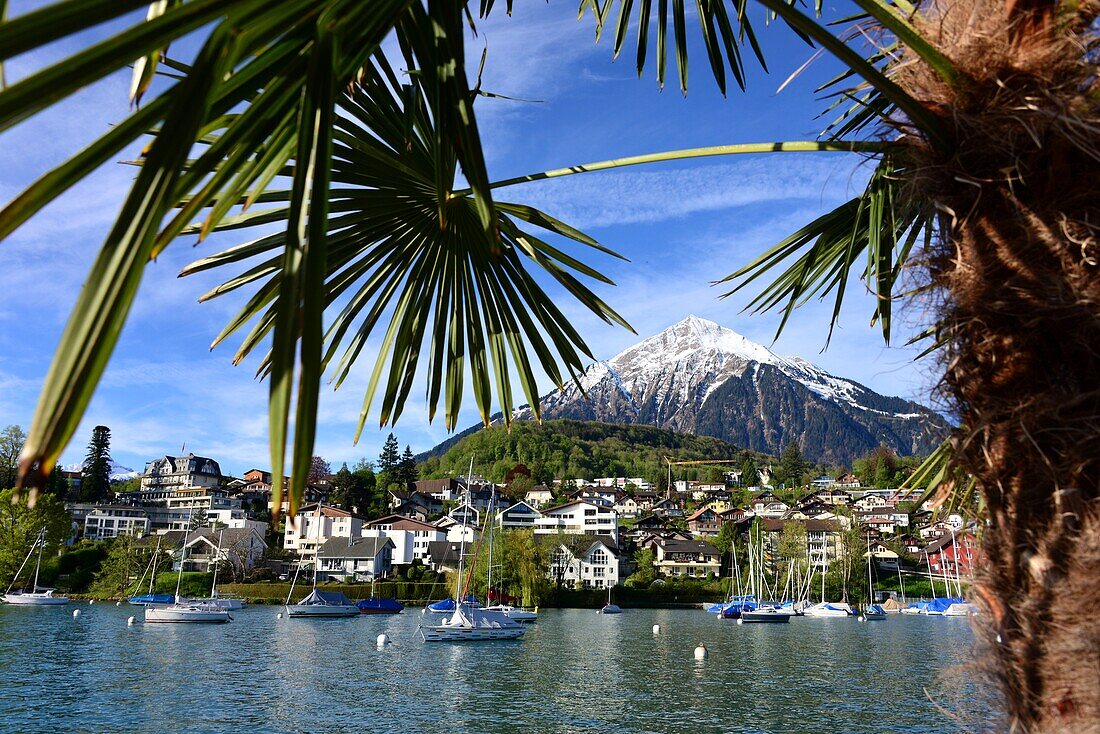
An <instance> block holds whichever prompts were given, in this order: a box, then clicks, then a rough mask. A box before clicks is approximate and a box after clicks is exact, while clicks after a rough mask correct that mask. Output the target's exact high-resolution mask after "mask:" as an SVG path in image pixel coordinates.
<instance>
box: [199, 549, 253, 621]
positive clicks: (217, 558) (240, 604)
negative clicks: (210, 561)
mask: <svg viewBox="0 0 1100 734" xmlns="http://www.w3.org/2000/svg"><path fill="white" fill-rule="evenodd" d="M224 536H225V531H224V530H219V531H218V548H217V552H216V553H215V555H214V578H213V580H212V581H211V582H210V597H209V598H208V599H197V600H196V601H199V602H202V603H204V604H213V605H214V606H216V607H221V608H222V609H228V610H230V611H234V610H237V609H244V608H245V607H246V606H247V604H245V601H244V599H238V598H237V597H232V596H220V595H219V594H218V566H219V565H221V558H222V541H223V540H224V539H225V537H224Z"/></svg>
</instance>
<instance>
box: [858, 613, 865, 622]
mask: <svg viewBox="0 0 1100 734" xmlns="http://www.w3.org/2000/svg"><path fill="white" fill-rule="evenodd" d="M856 619H857V620H859V621H860V622H866V621H867V617H864V616H863V615H862V614H861V615H859V616H858V617H856Z"/></svg>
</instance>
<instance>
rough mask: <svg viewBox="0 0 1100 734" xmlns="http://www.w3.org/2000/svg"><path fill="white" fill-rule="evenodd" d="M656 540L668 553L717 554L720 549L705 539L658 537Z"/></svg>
mask: <svg viewBox="0 0 1100 734" xmlns="http://www.w3.org/2000/svg"><path fill="white" fill-rule="evenodd" d="M655 542H656V543H657V544H658V545H660V546H661V547H662V548H664V549H665V552H666V553H698V554H700V555H708V556H717V555H719V553H718V549H717V548H715V547H714V546H713V545H711V544H710V543H708V542H706V541H705V540H681V539H680V538H657V539H655Z"/></svg>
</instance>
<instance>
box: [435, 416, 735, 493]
mask: <svg viewBox="0 0 1100 734" xmlns="http://www.w3.org/2000/svg"><path fill="white" fill-rule="evenodd" d="M748 455H753V456H756V454H755V453H753V452H749V453H748V454H746V453H744V452H743V450H742V449H741V448H739V447H737V446H734V445H733V444H730V443H728V442H726V441H723V440H721V439H718V438H712V437H710V436H691V435H687V434H683V433H676V432H674V431H667V430H664V429H661V428H654V427H653V426H646V425H636V424H635V425H624V424H614V423H598V422H595V421H578V420H551V421H544V422H543V423H542V424H541V425H540V424H538V423H535V422H533V421H517V422H515V423H513V424H512V430H511V431H508V430H507V429H506V428H504V427H503V426H492V427H491V428H487V429H480V430H477V431H473V432H469V433H467V434H466V435H464V436H460V437H459V436H456V437H454V438H452V439H450V440H449V441H447V442H446V443H444V444H440V445H439V446H437V447H436V448H435V449H432V450H431V451H429V452H427V453H426V454H423V455H422V456H421V457H420V458H421V459H422V461H423V463H422V464H421V465H420V474H421V476H422V477H426V478H430V477H442V476H460V475H462V474H465V473H466V470H467V469H468V467H469V463H470V457H471V456H473V457H474V472H475V473H477V474H481V475H483V476H485V477H486V478H488V479H491V480H493V481H497V482H500V481H503V480H504V476H505V474H507V473H508V472H509V471H510V470H511V469H512V468H513V467H514V466H516V465H517V464H523V465H524V466H526V467H528V468H529V469H530V470H531V472H532V474H533V477H534V478H535V480H536V481H540V482H546V481H549V480H550V479H553V478H566V479H574V478H580V477H585V478H595V477H616V476H617V477H642V478H644V479H648V480H649V481H651V482H655V483H656V482H658V480H660V479H662V478H664V477H665V476H667V472H668V469H667V465H666V464H665V462H664V458H663V457H665V456H672V457H673V458H675V459H677V460H686V459H731V460H736V461H738V462H740V461H742V460H743V459H744V458H745V457H746V456H748ZM729 468H735V465H734V466H731V467H729ZM677 477H678V478H687V477H685V476H684V473H683V472H680V471H678V472H677Z"/></svg>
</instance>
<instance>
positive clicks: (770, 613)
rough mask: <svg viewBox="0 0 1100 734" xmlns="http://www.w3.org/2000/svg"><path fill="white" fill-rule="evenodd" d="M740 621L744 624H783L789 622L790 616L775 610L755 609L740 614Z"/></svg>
mask: <svg viewBox="0 0 1100 734" xmlns="http://www.w3.org/2000/svg"><path fill="white" fill-rule="evenodd" d="M741 621H742V622H744V623H745V624H783V623H786V622H790V621H791V615H790V614H788V613H787V612H781V611H779V610H776V609H757V610H755V611H751V612H741Z"/></svg>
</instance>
